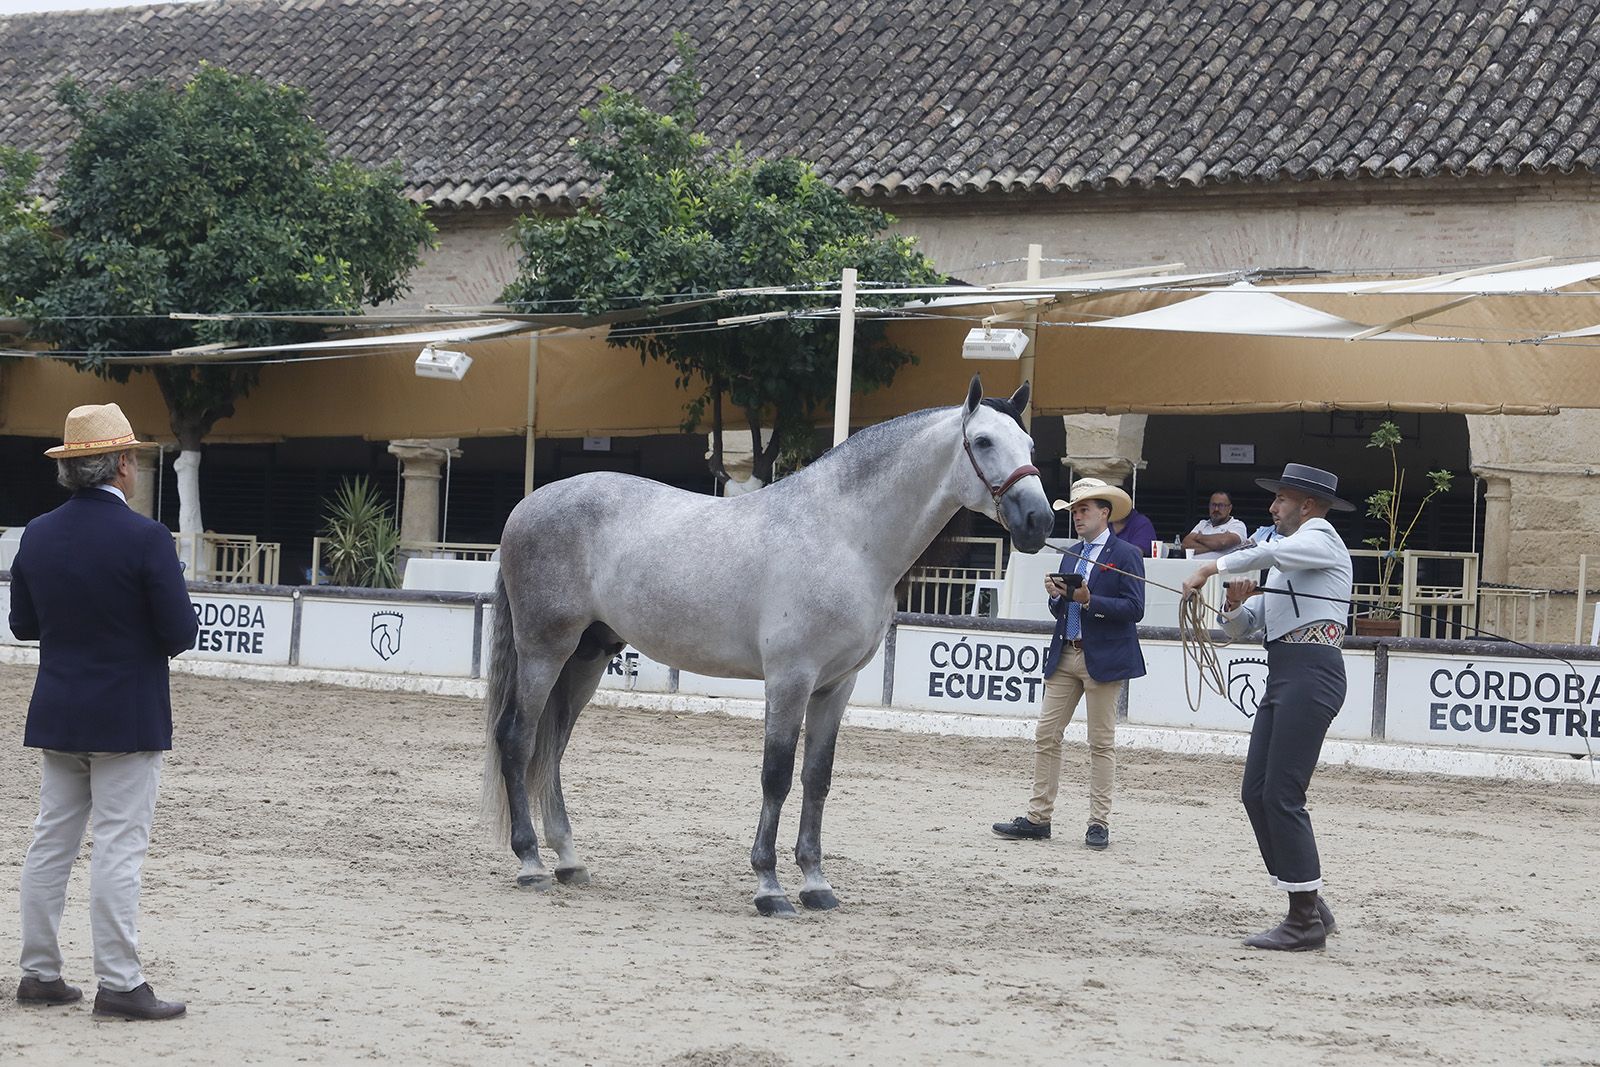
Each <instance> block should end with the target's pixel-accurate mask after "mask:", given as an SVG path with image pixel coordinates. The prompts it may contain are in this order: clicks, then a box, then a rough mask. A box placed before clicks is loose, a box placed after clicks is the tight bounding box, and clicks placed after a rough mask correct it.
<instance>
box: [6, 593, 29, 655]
mask: <svg viewBox="0 0 1600 1067" xmlns="http://www.w3.org/2000/svg"><path fill="white" fill-rule="evenodd" d="M10 618H11V583H10V582H0V645H20V644H24V643H26V644H30V645H31V644H33V642H32V641H28V642H22V641H18V640H17V638H16V635H14V634H13V633H12V632H11V626H10V624H9V623H8V621H7V620H9V619H10Z"/></svg>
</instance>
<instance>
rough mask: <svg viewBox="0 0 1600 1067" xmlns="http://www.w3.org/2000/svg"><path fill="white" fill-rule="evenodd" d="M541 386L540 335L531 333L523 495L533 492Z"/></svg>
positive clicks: (523, 461)
mask: <svg viewBox="0 0 1600 1067" xmlns="http://www.w3.org/2000/svg"><path fill="white" fill-rule="evenodd" d="M538 386H539V335H538V334H537V333H534V334H530V335H529V337H528V429H527V432H526V434H525V435H524V436H525V440H524V442H523V450H522V495H523V496H527V495H528V494H529V493H531V492H533V441H534V434H533V424H534V421H535V419H536V418H537V417H538V416H537V413H536V410H535V401H536V399H537V397H538Z"/></svg>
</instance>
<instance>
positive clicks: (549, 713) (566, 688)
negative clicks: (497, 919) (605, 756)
mask: <svg viewBox="0 0 1600 1067" xmlns="http://www.w3.org/2000/svg"><path fill="white" fill-rule="evenodd" d="M622 647H623V642H622V639H621V638H620V637H618V636H617V635H616V634H615V633H613V632H612V630H611V629H610V627H608V626H606V625H604V624H603V623H595V624H593V625H592V626H590V627H589V628H588V629H587V630H585V631H584V632H583V638H582V639H581V640H580V641H579V642H578V650H577V651H576V652H574V653H573V654H572V656H571V658H570V659H568V660H567V662H566V665H565V666H564V667H562V668H561V678H560V680H559V681H557V683H556V685H555V688H554V689H553V690H552V691H551V693H550V703H549V704H548V705H547V706H546V708H545V714H544V718H543V719H541V720H540V737H539V740H538V743H537V746H536V751H546V750H547V751H549V752H551V753H552V754H553V759H554V765H553V766H552V767H551V768H550V771H549V776H548V777H549V781H548V784H547V785H546V786H545V790H544V795H543V796H542V797H541V798H540V800H539V810H540V813H541V814H542V815H543V817H544V838H545V841H546V843H548V844H549V845H550V847H551V848H553V849H554V850H555V853H556V866H555V872H556V881H558V882H561V883H562V884H564V885H587V884H588V882H589V869H588V868H587V867H586V866H584V863H583V861H582V860H580V859H579V858H578V853H577V851H576V850H575V849H574V848H573V847H572V823H571V821H570V820H569V819H568V817H567V802H566V797H565V796H564V795H563V794H562V791H561V759H562V757H563V756H565V755H566V751H567V742H568V741H569V740H571V738H572V728H573V726H574V725H576V724H577V721H578V715H579V714H580V713H581V712H582V711H583V709H584V708H585V707H587V706H588V704H589V701H590V700H591V699H592V698H593V697H594V692H595V690H596V689H598V688H599V687H600V679H601V677H602V676H603V675H604V674H605V670H606V665H607V664H609V663H610V662H611V658H612V657H613V656H615V655H616V654H617V653H618V652H621V651H622ZM547 746H548V748H547ZM536 758H537V757H536Z"/></svg>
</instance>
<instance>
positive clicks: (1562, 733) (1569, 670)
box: [1387, 652, 1600, 755]
mask: <svg viewBox="0 0 1600 1067" xmlns="http://www.w3.org/2000/svg"><path fill="white" fill-rule="evenodd" d="M1388 705H1389V706H1388V714H1387V719H1388V730H1387V734H1388V736H1389V737H1390V738H1392V739H1393V740H1396V741H1412V742H1416V743H1419V744H1424V745H1452V746H1455V745H1462V746H1469V747H1472V748H1502V749H1516V750H1519V751H1523V752H1557V753H1563V752H1564V753H1571V754H1583V755H1587V754H1588V753H1589V751H1590V748H1589V746H1594V750H1595V751H1600V663H1595V662H1593V661H1587V660H1577V661H1574V662H1572V663H1571V664H1570V665H1569V664H1567V663H1562V662H1560V661H1558V660H1550V659H1531V658H1529V659H1464V658H1462V657H1460V656H1440V655H1427V654H1424V653H1416V652H1391V653H1390V654H1389V686H1388Z"/></svg>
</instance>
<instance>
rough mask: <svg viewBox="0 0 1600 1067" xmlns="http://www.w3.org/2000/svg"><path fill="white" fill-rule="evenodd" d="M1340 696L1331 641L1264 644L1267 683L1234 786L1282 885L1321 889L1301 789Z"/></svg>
mask: <svg viewBox="0 0 1600 1067" xmlns="http://www.w3.org/2000/svg"><path fill="white" fill-rule="evenodd" d="M1344 694H1345V674H1344V653H1343V652H1342V651H1340V650H1339V649H1337V648H1335V647H1333V646H1332V645H1294V644H1286V643H1284V642H1282V641H1271V642H1268V644H1267V689H1266V693H1265V694H1263V696H1262V698H1261V703H1260V705H1259V706H1258V707H1257V708H1256V719H1255V725H1254V726H1253V727H1252V728H1251V730H1250V751H1249V754H1248V755H1246V756H1245V760H1244V782H1243V784H1242V786H1241V788H1240V791H1239V792H1240V798H1241V799H1242V800H1243V801H1244V810H1245V811H1246V813H1248V814H1249V816H1250V825H1251V827H1253V828H1254V829H1255V832H1256V844H1257V845H1258V846H1260V848H1261V858H1262V860H1263V861H1265V862H1266V865H1267V873H1268V874H1269V875H1271V876H1272V878H1273V879H1274V883H1275V884H1276V886H1277V887H1278V888H1279V889H1284V890H1288V891H1290V892H1296V891H1303V890H1312V889H1320V888H1322V861H1321V859H1320V858H1319V857H1318V856H1317V839H1316V837H1315V835H1313V834H1312V832H1311V816H1310V815H1309V814H1308V813H1307V812H1306V787H1307V786H1308V785H1310V784H1311V773H1312V772H1313V771H1315V770H1316V769H1317V758H1318V756H1320V755H1321V754H1322V739H1323V737H1325V736H1326V735H1327V733H1328V726H1329V725H1330V724H1331V723H1332V722H1333V717H1334V716H1335V715H1337V714H1339V708H1340V706H1341V705H1343V704H1344Z"/></svg>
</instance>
